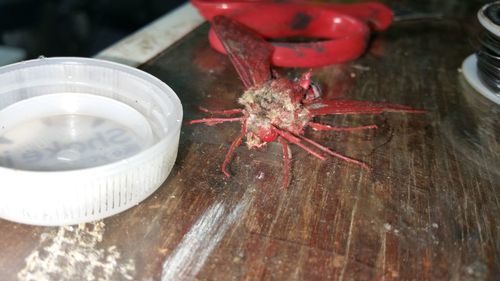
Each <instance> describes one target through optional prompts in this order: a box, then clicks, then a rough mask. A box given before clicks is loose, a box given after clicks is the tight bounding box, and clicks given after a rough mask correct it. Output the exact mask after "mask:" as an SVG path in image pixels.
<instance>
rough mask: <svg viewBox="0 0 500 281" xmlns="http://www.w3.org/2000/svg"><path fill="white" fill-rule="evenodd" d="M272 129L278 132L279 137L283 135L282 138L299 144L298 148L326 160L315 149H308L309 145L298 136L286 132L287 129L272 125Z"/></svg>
mask: <svg viewBox="0 0 500 281" xmlns="http://www.w3.org/2000/svg"><path fill="white" fill-rule="evenodd" d="M273 130H274V131H275V132H276V133H278V134H279V135H280V136H281V137H283V138H284V139H286V140H287V141H289V142H291V143H293V144H295V145H297V146H299V147H300V148H302V149H304V150H305V151H307V152H309V153H310V154H311V155H314V156H316V157H317V158H319V159H321V160H326V158H325V157H324V156H323V155H321V154H319V153H317V152H316V151H314V150H312V149H310V148H309V147H307V146H305V145H304V144H303V143H302V142H301V141H300V138H297V137H296V136H294V135H293V134H292V133H290V132H287V131H284V130H280V129H278V128H276V127H273Z"/></svg>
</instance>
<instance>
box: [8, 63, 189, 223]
mask: <svg viewBox="0 0 500 281" xmlns="http://www.w3.org/2000/svg"><path fill="white" fill-rule="evenodd" d="M181 122H182V106H181V104H180V101H179V99H178V98H177V96H176V95H175V93H174V92H173V90H172V89H170V88H169V87H168V86H167V85H166V84H164V83H163V82H161V81H160V80H158V79H156V78H155V77H153V76H151V75H149V74H147V73H145V72H142V71H140V70H137V69H134V68H130V67H127V66H124V65H120V64H116V63H112V62H107V61H102V60H95V59H87V58H42V59H38V60H32V61H27V62H22V63H18V64H13V65H10V66H6V67H2V68H0V178H1V179H2V184H1V185H0V217H2V218H5V219H8V220H12V221H16V222H22V223H28V224H36V225H63V224H75V223H82V222H88V221H93V220H97V219H101V218H104V217H108V216H110V215H113V214H116V213H118V212H120V211H123V210H126V209H128V208H130V207H132V206H134V205H136V204H138V203H139V202H140V201H142V200H143V199H144V198H146V197H147V196H149V195H150V194H151V193H152V192H154V191H155V190H156V189H157V188H158V187H159V186H160V185H161V184H162V183H163V181H164V180H165V179H166V177H167V176H168V174H169V172H170V170H171V169H172V166H173V164H174V162H175V158H176V156H177V147H178V142H179V134H180V126H181Z"/></svg>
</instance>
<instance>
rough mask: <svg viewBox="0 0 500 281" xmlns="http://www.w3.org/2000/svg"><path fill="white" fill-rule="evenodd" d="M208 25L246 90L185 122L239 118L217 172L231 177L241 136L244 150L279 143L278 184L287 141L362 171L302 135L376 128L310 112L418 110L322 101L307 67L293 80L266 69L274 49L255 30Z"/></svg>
mask: <svg viewBox="0 0 500 281" xmlns="http://www.w3.org/2000/svg"><path fill="white" fill-rule="evenodd" d="M212 24H213V28H214V30H215V32H216V34H217V36H218V37H219V38H220V40H221V41H222V43H223V45H224V48H225V49H226V51H227V53H228V56H229V58H230V59H231V62H232V64H233V65H234V67H235V68H236V71H237V72H238V74H239V76H240V78H241V80H242V81H243V84H244V85H245V88H246V90H245V92H244V93H243V95H242V96H241V97H240V98H239V100H238V102H239V104H241V105H242V106H243V108H241V109H239V108H238V109H229V110H222V111H213V110H208V109H205V108H202V107H200V109H201V110H202V111H204V112H206V113H209V114H212V115H219V116H221V117H210V118H203V119H197V120H192V121H190V122H189V123H190V124H197V123H204V124H206V125H208V126H213V125H216V124H220V123H223V122H241V133H240V135H239V136H238V137H237V138H236V139H235V140H234V141H233V143H232V144H231V147H230V148H229V151H228V152H227V155H226V158H225V160H224V163H223V164H222V172H223V173H224V174H225V175H226V176H228V177H229V176H230V174H229V172H228V170H227V166H228V165H229V163H230V162H231V158H232V156H233V154H234V150H235V149H236V148H237V147H238V146H239V145H240V144H241V143H242V141H243V139H245V140H246V144H247V146H248V148H250V149H253V148H260V147H263V146H264V145H266V144H267V143H269V142H272V141H276V140H277V141H278V142H280V144H281V146H282V150H283V159H284V165H283V166H284V167H283V168H284V179H283V184H282V186H281V187H282V188H286V187H287V186H288V184H289V178H290V176H289V173H290V172H289V170H290V158H291V157H290V152H289V148H288V144H290V143H292V144H295V145H297V146H299V147H300V148H302V149H304V150H305V151H307V152H308V153H310V154H312V155H314V156H316V157H317V158H319V159H321V160H325V159H326V155H330V156H333V157H337V158H340V159H342V160H344V161H346V162H349V163H353V164H356V165H358V166H360V167H362V168H364V169H367V170H369V169H370V168H369V167H368V166H367V165H366V164H365V163H363V162H360V161H358V160H356V159H353V158H350V157H347V156H344V155H342V154H339V153H337V152H334V151H332V150H331V149H329V148H327V147H325V146H323V145H321V144H319V143H317V142H315V141H313V140H311V139H309V138H307V137H305V136H304V130H305V128H306V127H311V128H313V129H314V130H320V131H355V130H364V129H374V128H377V126H376V125H368V126H361V127H349V128H339V127H334V126H331V125H327V124H321V123H316V122H314V121H313V118H314V117H315V116H319V115H327V114H380V113H382V112H386V111H393V112H410V113H422V112H424V111H422V110H416V109H412V108H410V107H408V106H404V105H397V104H389V103H381V102H368V101H353V100H322V99H321V98H320V97H319V94H318V91H317V90H316V88H315V87H313V86H312V85H311V80H310V76H311V72H310V71H308V72H306V73H304V74H303V75H302V77H301V78H300V79H298V80H297V81H291V80H288V79H286V78H282V77H278V75H277V73H275V72H272V71H271V63H270V57H271V53H272V51H273V47H272V45H271V44H270V43H268V42H267V41H265V40H264V39H262V38H261V37H260V36H259V35H258V34H256V33H255V32H254V31H252V30H250V29H248V28H247V27H245V26H243V25H241V24H239V23H237V22H235V21H233V20H231V19H229V18H227V17H225V16H216V17H214V18H213V20H212Z"/></svg>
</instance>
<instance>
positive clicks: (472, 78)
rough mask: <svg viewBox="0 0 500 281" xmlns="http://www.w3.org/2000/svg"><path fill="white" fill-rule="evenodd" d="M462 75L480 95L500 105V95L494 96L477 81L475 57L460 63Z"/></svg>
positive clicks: (473, 55) (472, 56) (471, 56)
mask: <svg viewBox="0 0 500 281" xmlns="http://www.w3.org/2000/svg"><path fill="white" fill-rule="evenodd" d="M462 73H463V75H464V77H465V80H467V82H469V84H470V85H471V86H472V87H473V88H474V89H475V90H476V91H478V92H479V93H480V94H481V95H483V96H484V97H486V98H488V99H489V100H491V101H492V102H494V103H496V104H500V95H498V94H495V93H494V92H493V91H491V90H490V89H489V88H488V87H486V86H485V85H484V84H483V83H482V82H481V79H479V76H478V74H477V56H476V55H475V54H472V55H470V56H468V57H467V58H466V59H465V60H464V61H463V63H462Z"/></svg>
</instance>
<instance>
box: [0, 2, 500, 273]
mask: <svg viewBox="0 0 500 281" xmlns="http://www.w3.org/2000/svg"><path fill="white" fill-rule="evenodd" d="M393 2H394V3H393V4H394V5H396V4H397V5H398V6H400V7H405V8H408V9H414V10H419V11H424V12H439V13H442V15H443V18H442V19H440V20H438V19H431V20H424V21H413V22H396V23H394V24H393V26H392V27H391V28H390V29H389V30H388V31H386V32H384V33H381V34H376V35H375V36H374V37H373V40H372V42H371V46H370V48H369V50H368V51H367V53H366V54H365V55H364V56H363V57H362V58H360V59H358V60H356V61H353V62H350V63H346V64H343V65H332V66H328V67H322V68H317V69H314V79H315V80H316V81H317V82H318V83H319V84H320V85H321V86H322V88H323V91H324V93H325V95H326V96H327V97H329V98H337V97H343V98H350V99H358V100H374V101H388V102H393V103H402V104H406V105H411V106H413V107H416V108H425V109H427V110H429V113H428V114H424V115H419V114H399V113H386V114H382V115H370V116H336V117H332V116H325V117H322V118H321V119H319V120H321V121H322V122H328V123H334V124H336V125H339V126H357V125H363V124H372V123H373V124H376V125H378V126H379V129H377V130H370V131H363V132H313V131H308V132H307V135H308V136H309V137H311V138H312V139H314V140H317V141H318V142H320V143H322V144H325V145H327V146H328V147H331V148H332V149H334V150H336V151H338V152H341V153H343V154H346V155H348V156H351V157H354V158H357V159H360V160H362V161H365V162H366V163H367V164H369V165H371V166H372V167H373V172H371V173H369V172H366V171H364V170H362V169H360V168H358V167H357V166H355V165H352V164H348V163H345V162H342V161H340V160H338V159H328V160H327V161H320V160H318V159H316V158H314V157H311V156H310V155H308V154H307V153H305V152H304V151H302V150H301V149H299V148H298V147H292V152H293V168H292V175H293V177H292V181H291V184H290V186H289V188H288V189H287V190H285V191H282V190H280V189H279V185H280V183H281V180H282V164H283V163H282V156H281V147H280V146H279V145H278V144H276V143H272V144H270V145H269V146H268V147H267V148H266V149H264V150H261V151H257V150H248V149H247V148H246V147H244V146H242V147H240V148H239V149H238V150H237V151H236V155H235V157H234V160H233V162H232V164H231V166H230V170H231V172H232V174H233V176H232V177H231V178H225V177H224V176H223V174H222V173H221V170H220V164H221V163H222V161H223V159H224V156H225V153H226V151H227V149H228V145H229V144H230V143H231V141H232V140H233V139H234V138H235V137H236V136H237V134H238V132H239V126H238V124H223V125H218V126H214V127H206V126H203V125H196V126H194V125H193V126H188V125H186V126H183V129H182V134H181V142H180V147H179V155H178V159H177V163H176V165H175V167H174V169H173V171H172V173H171V175H170V176H169V178H168V179H167V181H166V182H165V183H164V184H163V185H162V187H160V188H159V189H158V191H157V192H156V193H154V194H153V195H152V196H151V197H150V198H148V199H146V200H145V201H144V202H142V203H141V204H139V205H138V206H136V207H134V208H131V209H129V210H128V211H125V212H123V213H121V214H118V215H115V216H113V217H111V218H108V219H105V220H103V221H99V222H95V223H89V224H85V225H79V226H66V227H59V228H49V227H34V226H27V225H21V224H16V223H12V222H8V221H4V220H0V235H1V236H0V237H1V239H0V249H1V251H0V276H1V277H0V279H1V280H17V279H19V280H500V256H499V254H500V215H499V214H500V201H499V197H500V183H499V182H500V181H499V180H500V127H499V122H498V120H500V118H499V117H500V106H497V105H494V104H492V103H491V102H489V101H488V100H486V99H484V98H482V97H481V96H479V95H478V94H477V93H476V92H474V91H473V90H472V89H471V88H470V87H469V86H468V85H467V84H466V83H465V82H464V79H463V77H462V74H461V71H460V67H461V63H462V61H463V60H464V59H465V58H466V57H467V56H468V55H469V54H471V53H472V52H473V50H474V49H475V47H476V46H477V43H476V42H477V35H478V31H479V27H478V25H477V23H476V20H475V13H476V11H477V10H478V9H479V8H480V7H481V6H482V4H484V2H479V1H452V0H450V1H423V2H419V3H411V2H410V1H406V2H402V1H393ZM207 31H208V25H206V24H205V25H202V26H201V27H199V28H197V29H196V30H195V31H193V32H191V33H190V34H188V35H187V36H186V37H184V38H183V39H182V40H180V41H179V42H178V43H176V44H175V45H173V46H171V47H170V48H168V49H167V50H165V52H163V53H162V54H160V55H159V56H158V57H156V58H155V59H153V60H151V61H150V62H148V63H147V64H145V65H143V66H142V69H143V70H145V71H147V72H150V73H152V74H153V75H155V76H157V77H159V78H160V79H162V80H164V81H165V82H166V83H168V84H169V85H170V86H171V87H172V88H173V89H174V90H175V91H176V92H177V93H178V95H179V97H180V99H181V100H182V103H183V106H184V113H185V115H184V116H185V120H189V119H193V118H198V117H201V116H202V114H200V113H199V112H198V111H197V110H196V106H197V105H204V106H205V107H209V108H220V109H223V108H231V107H234V106H235V105H236V99H237V97H238V96H239V95H240V94H241V93H242V90H243V86H242V83H241V82H240V81H239V79H238V77H237V75H236V72H235V71H234V69H233V68H232V66H231V64H230V63H229V61H228V59H227V58H226V57H224V56H223V55H220V54H218V53H216V52H215V51H213V50H212V49H210V47H209V44H208V41H207ZM279 71H280V72H281V73H283V74H285V75H290V76H293V75H296V74H298V73H300V72H301V70H294V69H279Z"/></svg>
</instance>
